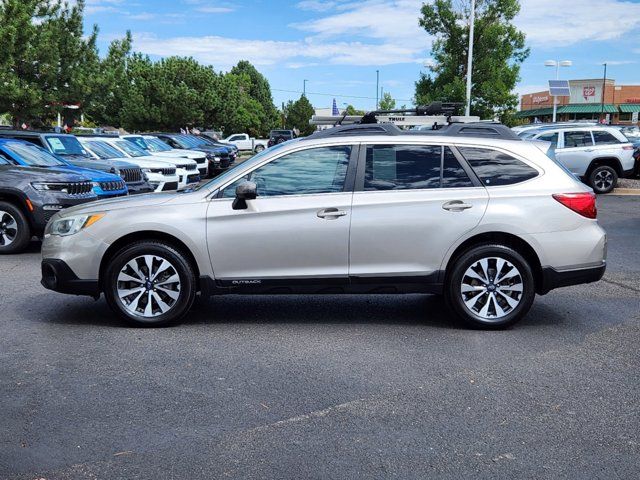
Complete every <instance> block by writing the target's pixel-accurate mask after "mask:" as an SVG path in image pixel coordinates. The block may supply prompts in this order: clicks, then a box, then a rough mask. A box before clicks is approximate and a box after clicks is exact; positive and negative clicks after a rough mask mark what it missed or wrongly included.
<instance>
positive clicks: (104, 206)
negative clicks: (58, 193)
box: [60, 192, 177, 217]
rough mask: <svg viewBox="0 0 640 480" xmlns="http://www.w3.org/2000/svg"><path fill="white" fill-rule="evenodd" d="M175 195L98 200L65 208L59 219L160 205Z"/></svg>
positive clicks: (163, 194)
mask: <svg viewBox="0 0 640 480" xmlns="http://www.w3.org/2000/svg"><path fill="white" fill-rule="evenodd" d="M176 195H177V194H176V193H175V192H173V193H160V192H159V193H145V194H141V195H135V196H129V197H118V198H112V199H107V200H98V201H95V202H91V203H85V204H82V205H77V206H75V207H71V208H65V209H64V210H63V211H62V212H61V213H60V216H61V217H67V216H69V215H76V214H79V213H90V212H108V211H111V210H121V209H124V208H127V209H135V208H141V209H144V208H145V207H150V206H155V205H162V204H163V203H167V202H168V201H170V200H172V199H174V198H175V197H176Z"/></svg>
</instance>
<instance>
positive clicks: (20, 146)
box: [0, 138, 128, 198]
mask: <svg viewBox="0 0 640 480" xmlns="http://www.w3.org/2000/svg"><path fill="white" fill-rule="evenodd" d="M0 152H1V153H2V154H4V157H5V158H7V159H8V160H9V161H11V162H12V163H13V164H15V165H22V166H25V167H54V168H56V169H58V170H60V169H62V170H66V171H68V172H70V173H77V174H78V175H82V176H83V177H85V178H87V179H88V180H91V182H92V184H93V192H94V193H95V194H96V195H97V197H98V198H110V197H117V196H120V195H127V193H128V191H127V185H126V184H125V182H124V180H123V179H122V178H121V177H119V176H118V175H114V174H111V173H105V172H101V171H98V170H92V169H89V168H82V167H76V166H75V165H71V164H69V163H67V162H65V161H64V160H62V159H61V158H59V157H57V156H55V155H53V154H51V153H49V152H47V151H46V150H45V149H44V148H42V147H38V146H37V145H34V144H33V143H30V142H26V141H24V140H16V139H13V138H0Z"/></svg>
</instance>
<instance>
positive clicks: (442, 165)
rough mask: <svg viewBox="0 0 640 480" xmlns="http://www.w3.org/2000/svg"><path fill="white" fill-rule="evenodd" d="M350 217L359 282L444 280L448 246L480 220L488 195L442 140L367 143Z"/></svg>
mask: <svg viewBox="0 0 640 480" xmlns="http://www.w3.org/2000/svg"><path fill="white" fill-rule="evenodd" d="M365 157H366V158H363V160H364V164H365V165H364V168H362V167H361V166H359V167H358V185H357V191H356V192H355V193H354V198H353V209H352V217H353V218H352V220H351V248H350V250H351V265H350V275H351V276H352V277H353V280H354V281H358V282H370V283H394V282H396V281H399V279H402V281H403V282H409V283H429V282H435V281H437V278H438V276H439V270H440V268H441V265H442V261H443V259H444V257H445V255H446V252H447V250H448V249H449V248H450V247H451V245H453V244H455V242H456V241H457V240H458V239H459V238H460V237H461V236H463V235H464V234H465V233H466V232H468V231H469V230H472V229H473V228H474V227H475V226H477V225H478V223H479V222H480V220H481V218H482V216H483V215H484V212H485V209H486V207H487V202H488V195H487V191H486V189H485V188H484V187H483V186H482V185H481V184H480V183H479V181H478V179H477V178H475V176H473V174H472V173H471V172H470V171H469V170H468V166H464V167H463V166H462V164H461V163H460V162H459V161H458V158H457V157H456V154H455V153H454V152H453V151H452V149H450V148H449V147H447V146H444V147H443V146H440V145H398V144H396V145H384V144H380V145H368V146H367V147H366V156H365Z"/></svg>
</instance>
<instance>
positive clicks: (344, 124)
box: [308, 102, 521, 140]
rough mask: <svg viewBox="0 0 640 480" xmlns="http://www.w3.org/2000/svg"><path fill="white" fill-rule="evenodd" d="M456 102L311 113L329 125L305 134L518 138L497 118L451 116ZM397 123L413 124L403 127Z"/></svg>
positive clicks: (313, 120) (316, 121)
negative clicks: (359, 112)
mask: <svg viewBox="0 0 640 480" xmlns="http://www.w3.org/2000/svg"><path fill="white" fill-rule="evenodd" d="M461 106H462V104H460V103H442V102H433V103H431V104H430V105H427V106H422V107H416V108H409V109H399V110H376V111H373V112H369V113H366V114H365V115H364V116H362V117H360V116H353V115H352V116H347V115H342V116H340V115H330V116H317V115H314V116H313V117H312V118H311V120H310V122H309V123H310V124H311V125H332V126H333V128H329V129H325V130H320V131H317V132H315V133H313V134H312V135H310V136H309V137H308V138H328V137H338V136H340V137H344V136H349V135H382V136H395V135H434V134H435V135H446V136H465V137H484V138H497V139H502V140H521V138H520V137H518V135H516V134H515V132H513V131H512V130H511V129H510V128H508V127H506V126H504V125H502V124H501V123H498V122H483V121H480V118H479V117H472V116H454V114H455V113H456V111H457V110H458V109H459V108H460V107H461ZM400 127H413V129H412V130H403V129H401V128H400Z"/></svg>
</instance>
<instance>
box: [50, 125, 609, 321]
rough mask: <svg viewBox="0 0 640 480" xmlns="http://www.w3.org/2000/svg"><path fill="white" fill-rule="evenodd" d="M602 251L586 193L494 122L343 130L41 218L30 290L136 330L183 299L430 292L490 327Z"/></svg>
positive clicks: (571, 278) (597, 268) (588, 278)
mask: <svg viewBox="0 0 640 480" xmlns="http://www.w3.org/2000/svg"><path fill="white" fill-rule="evenodd" d="M605 254H606V235H605V232H604V231H603V230H602V228H600V226H599V225H598V222H597V221H596V204H595V195H594V194H593V192H592V191H591V189H589V188H588V187H586V186H585V185H583V184H582V183H581V182H579V181H578V180H577V179H576V178H575V177H574V176H572V175H570V174H569V173H568V172H567V171H566V170H565V169H563V168H562V167H561V166H559V165H558V164H556V163H555V162H554V161H553V160H551V159H550V158H548V157H547V156H546V155H545V154H544V153H543V152H542V151H541V150H540V149H539V148H538V147H537V146H536V145H535V144H533V143H532V142H524V141H521V140H520V139H519V138H518V137H517V136H516V135H515V134H514V133H513V132H511V131H510V130H509V129H507V128H506V127H504V126H502V125H493V124H484V123H480V124H471V125H465V124H452V125H450V126H447V127H444V128H443V129H442V130H440V131H435V132H404V131H401V130H399V129H398V128H397V127H395V126H394V125H352V126H342V127H336V128H333V129H330V130H325V131H323V132H318V133H316V134H314V135H311V136H309V137H307V138H304V139H301V140H294V141H289V142H285V143H282V144H280V145H277V146H275V147H273V148H270V149H267V150H264V151H263V152H261V153H259V154H258V155H256V156H254V157H253V158H251V159H250V160H247V161H246V162H244V163H241V164H239V165H237V166H236V167H234V168H233V169H231V170H229V171H227V172H225V173H224V174H222V175H220V176H219V177H216V178H214V179H212V180H211V181H209V182H208V183H206V184H203V185H201V186H200V187H199V188H197V189H195V190H193V191H189V192H185V193H182V194H177V195H176V194H172V195H165V194H154V195H146V196H138V197H132V198H128V199H124V200H112V201H103V202H99V203H97V204H89V205H87V206H81V207H74V208H69V209H66V210H64V211H62V212H60V213H57V214H56V215H55V216H54V217H53V218H52V220H51V221H50V223H49V225H48V226H47V229H46V232H45V239H44V242H43V245H42V256H43V260H42V274H43V278H42V284H43V285H44V286H45V287H46V288H49V289H51V290H56V291H59V292H64V293H72V294H84V295H91V296H94V297H98V296H100V294H101V293H104V294H105V297H106V299H107V302H108V303H109V305H110V306H111V308H112V309H113V310H114V311H115V312H116V313H118V314H119V315H121V316H122V317H123V318H125V319H127V320H129V321H131V322H133V323H134V324H137V325H162V324H166V323H168V322H172V321H175V320H177V319H179V318H181V317H182V316H184V315H185V314H186V313H187V312H188V311H189V308H190V307H191V305H192V304H193V302H194V298H195V296H196V294H197V293H199V294H200V295H201V296H203V297H206V296H210V295H224V294H246V293H332V294H335V293H432V294H443V295H444V296H445V298H446V301H447V304H448V305H449V306H450V307H451V309H452V311H453V312H454V313H455V314H456V315H457V316H458V317H459V318H461V319H462V320H464V321H466V322H467V323H469V324H471V325H473V326H477V327H485V328H501V327H505V326H507V325H510V324H512V323H514V322H516V321H517V320H518V319H520V318H522V317H523V316H524V315H525V314H526V313H527V311H528V310H529V308H530V307H531V304H532V302H533V299H534V296H535V294H536V293H538V294H545V293H547V292H549V291H550V290H551V289H553V288H556V287H562V286H566V285H573V284H579V283H588V282H594V281H597V280H599V279H600V278H601V277H602V275H603V274H604V270H605Z"/></svg>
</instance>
